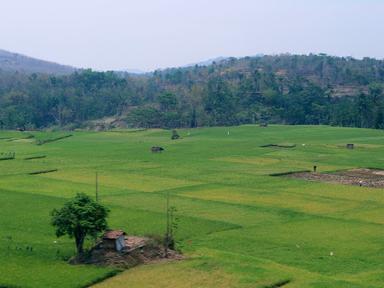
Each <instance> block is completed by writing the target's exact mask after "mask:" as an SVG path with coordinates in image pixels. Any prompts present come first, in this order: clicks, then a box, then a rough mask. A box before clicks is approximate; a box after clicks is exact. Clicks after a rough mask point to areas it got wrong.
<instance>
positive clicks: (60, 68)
mask: <svg viewBox="0 0 384 288" xmlns="http://www.w3.org/2000/svg"><path fill="white" fill-rule="evenodd" d="M0 70H3V71H18V72H25V73H45V74H58V75H64V74H70V73H72V72H74V71H75V70H76V68H74V67H71V66H65V65H60V64H57V63H53V62H49V61H44V60H39V59H35V58H32V57H28V56H25V55H22V54H18V53H12V52H9V51H5V50H2V49H0Z"/></svg>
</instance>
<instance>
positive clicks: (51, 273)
mask: <svg viewBox="0 0 384 288" xmlns="http://www.w3.org/2000/svg"><path fill="white" fill-rule="evenodd" d="M228 131H229V132H230V133H228ZM67 134H68V133H65V132H7V131H2V132H0V138H1V139H0V153H8V152H15V155H16V157H15V159H13V160H1V161H0V287H86V286H89V285H91V284H92V283H95V282H97V281H98V280H100V279H103V278H105V277H107V276H110V275H111V273H114V270H113V269H112V268H100V267H93V266H72V265H69V264H67V262H66V261H65V260H66V259H68V257H70V256H71V255H73V253H74V250H75V249H74V244H73V243H72V242H73V241H72V240H71V239H67V238H60V239H56V237H55V235H54V230H53V228H52V227H51V226H50V216H49V213H50V211H51V210H52V209H53V208H55V207H60V206H61V205H62V204H63V203H64V202H65V201H66V199H68V198H69V197H72V196H74V195H75V193H76V192H85V193H89V194H90V195H93V194H94V190H95V188H94V186H95V172H96V171H98V173H99V188H100V201H101V202H102V203H103V204H105V205H106V206H108V207H109V208H110V210H111V214H110V217H109V224H110V226H111V227H112V228H121V229H124V230H125V231H127V232H128V233H130V234H137V235H147V234H163V233H164V230H165V213H164V210H165V194H166V193H168V192H169V193H170V195H171V203H172V205H174V206H175V207H176V208H177V211H178V212H177V216H178V218H179V228H178V230H177V234H176V238H177V241H178V247H179V248H180V249H181V250H182V251H183V253H184V254H185V255H186V256H187V259H186V260H183V261H179V262H171V263H161V264H153V265H145V266H140V267H137V268H134V269H131V270H128V271H125V272H123V273H121V274H119V275H118V276H115V277H112V278H110V279H108V280H106V281H104V282H101V283H99V284H97V285H96V286H95V287H98V288H103V287H112V288H113V287H202V288H206V287H223V288H227V287H240V288H241V287H244V288H247V287H258V288H262V287H287V288H294V287H295V288H303V287H313V288H315V287H316V288H329V287H337V288H361V287H372V288H373V287H378V288H379V287H383V283H384V229H383V228H384V226H383V224H384V208H383V205H384V195H383V193H384V191H383V190H382V189H378V188H367V187H358V186H347V185H340V184H331V183H320V182H314V181H306V180H303V179H293V178H288V177H272V176H269V174H272V173H283V172H288V171H299V170H310V169H312V167H313V165H316V166H317V169H318V171H319V172H320V173H321V172H325V171H327V172H330V171H336V170H341V169H351V168H356V167H375V168H384V152H383V149H384V132H383V131H379V130H368V129H367V130H365V129H352V128H335V127H325V126H316V127H315V126H270V127H268V128H260V127H258V126H240V127H230V128H204V129H192V130H180V131H179V134H180V135H181V136H182V139H180V140H170V136H171V132H170V131H166V130H146V131H137V132H135V131H134V130H126V131H114V132H98V133H96V132H74V133H72V134H73V136H72V137H68V138H64V139H60V140H57V141H52V142H50V141H48V142H44V140H47V139H55V138H60V137H61V136H65V135H67ZM30 135H32V136H33V137H32V136H30ZM38 143H40V144H41V143H42V145H37V144H38ZM346 143H354V144H355V146H356V148H355V149H354V150H348V149H345V144H346ZM267 144H281V145H282V146H284V145H286V144H296V146H295V147H292V148H283V147H260V146H262V145H267ZM151 146H162V147H164V148H165V151H164V152H163V153H151V152H150V148H151ZM288 146H290V145H288ZM43 156H44V157H43ZM35 157H36V158H35ZM25 158H35V159H25ZM55 169H57V171H53V172H49V173H41V174H35V175H30V173H31V172H44V171H49V170H55ZM89 245H90V244H89ZM31 247H32V249H31Z"/></svg>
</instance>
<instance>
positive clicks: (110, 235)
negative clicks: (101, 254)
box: [103, 230, 125, 240]
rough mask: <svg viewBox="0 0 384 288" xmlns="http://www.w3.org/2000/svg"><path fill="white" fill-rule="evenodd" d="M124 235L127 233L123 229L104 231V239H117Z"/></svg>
mask: <svg viewBox="0 0 384 288" xmlns="http://www.w3.org/2000/svg"><path fill="white" fill-rule="evenodd" d="M122 235H125V232H124V231H123V230H108V231H106V232H105V233H104V235H103V239H109V240H115V239H117V238H119V237H120V236H122Z"/></svg>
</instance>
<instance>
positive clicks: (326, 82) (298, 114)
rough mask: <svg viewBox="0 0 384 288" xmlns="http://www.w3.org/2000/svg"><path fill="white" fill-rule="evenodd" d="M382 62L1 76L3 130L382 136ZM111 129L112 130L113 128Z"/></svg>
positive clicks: (288, 58) (245, 63) (312, 58)
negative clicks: (311, 128)
mask: <svg viewBox="0 0 384 288" xmlns="http://www.w3.org/2000/svg"><path fill="white" fill-rule="evenodd" d="M383 83H384V61H381V60H375V59H370V58H364V59H363V60H356V59H353V58H339V57H331V56H326V55H308V56H295V55H280V56H264V57H246V58H241V59H235V58H229V59H225V60H222V61H220V62H218V63H214V64H212V65H209V66H201V67H200V66H195V67H187V68H179V69H166V70H163V71H155V72H154V73H151V74H146V75H140V76H138V75H129V74H123V73H114V72H106V73H102V72H92V71H89V70H87V71H79V72H75V73H73V74H70V75H65V76H52V75H44V74H22V73H10V72H1V71H0V126H1V127H3V128H20V129H24V128H42V127H48V126H61V127H66V128H75V127H90V126H92V125H95V123H89V122H87V121H89V120H94V119H101V118H103V117H112V118H113V119H112V120H110V121H109V122H108V121H107V123H104V124H103V125H101V126H99V128H100V127H102V129H104V128H108V127H109V126H114V125H117V124H118V125H122V124H123V125H128V126H129V127H144V128H145V127H162V128H174V127H198V126H199V127H200V126H223V125H237V124H246V123H267V122H269V123H285V124H315V125H318V124H330V125H339V126H353V127H365V128H383V127H384V112H383V111H384V110H383V109H384V94H383ZM114 120H118V121H114Z"/></svg>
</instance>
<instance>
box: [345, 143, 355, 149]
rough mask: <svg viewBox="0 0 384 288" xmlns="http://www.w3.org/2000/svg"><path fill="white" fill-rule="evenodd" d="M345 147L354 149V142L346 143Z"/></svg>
mask: <svg viewBox="0 0 384 288" xmlns="http://www.w3.org/2000/svg"><path fill="white" fill-rule="evenodd" d="M346 147H347V149H354V148H355V145H354V144H347V146H346Z"/></svg>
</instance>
